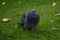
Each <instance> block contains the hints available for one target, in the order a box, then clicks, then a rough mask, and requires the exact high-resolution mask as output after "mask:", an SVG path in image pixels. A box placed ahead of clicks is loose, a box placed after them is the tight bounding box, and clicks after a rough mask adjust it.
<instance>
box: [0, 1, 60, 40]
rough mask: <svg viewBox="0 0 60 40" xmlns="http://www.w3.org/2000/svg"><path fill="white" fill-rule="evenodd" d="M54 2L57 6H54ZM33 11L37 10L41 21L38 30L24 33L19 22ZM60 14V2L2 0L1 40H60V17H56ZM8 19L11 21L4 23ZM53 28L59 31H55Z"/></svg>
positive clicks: (0, 7)
mask: <svg viewBox="0 0 60 40" xmlns="http://www.w3.org/2000/svg"><path fill="white" fill-rule="evenodd" d="M2 2H6V4H5V5H2ZM54 2H56V3H57V4H56V6H52V4H53V3H54ZM31 9H36V10H37V12H38V13H39V15H40V21H39V23H38V25H37V26H36V30H31V31H24V30H23V27H22V26H21V25H19V23H18V22H19V20H20V19H21V17H22V15H23V14H24V13H26V12H28V11H30V10H31ZM58 13H60V0H0V40H60V19H59V18H60V16H55V14H58ZM7 17H9V18H11V20H10V21H9V22H7V23H4V22H2V19H3V18H7ZM50 20H54V23H51V22H50ZM53 27H55V28H58V29H55V30H53V29H52V28H53Z"/></svg>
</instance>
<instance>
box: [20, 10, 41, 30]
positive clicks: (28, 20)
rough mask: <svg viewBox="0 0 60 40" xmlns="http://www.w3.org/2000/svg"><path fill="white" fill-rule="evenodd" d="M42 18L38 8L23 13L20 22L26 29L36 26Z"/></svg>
mask: <svg viewBox="0 0 60 40" xmlns="http://www.w3.org/2000/svg"><path fill="white" fill-rule="evenodd" d="M39 19H40V16H39V14H38V13H37V11H36V10H31V11H29V12H27V13H25V14H23V16H22V18H21V20H20V21H19V24H21V25H23V26H24V29H26V30H29V29H33V28H35V27H36V25H37V24H38V22H39Z"/></svg>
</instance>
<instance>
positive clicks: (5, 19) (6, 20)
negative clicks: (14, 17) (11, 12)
mask: <svg viewBox="0 0 60 40" xmlns="http://www.w3.org/2000/svg"><path fill="white" fill-rule="evenodd" d="M9 20H10V18H3V19H2V21H3V22H8V21H9Z"/></svg>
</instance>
